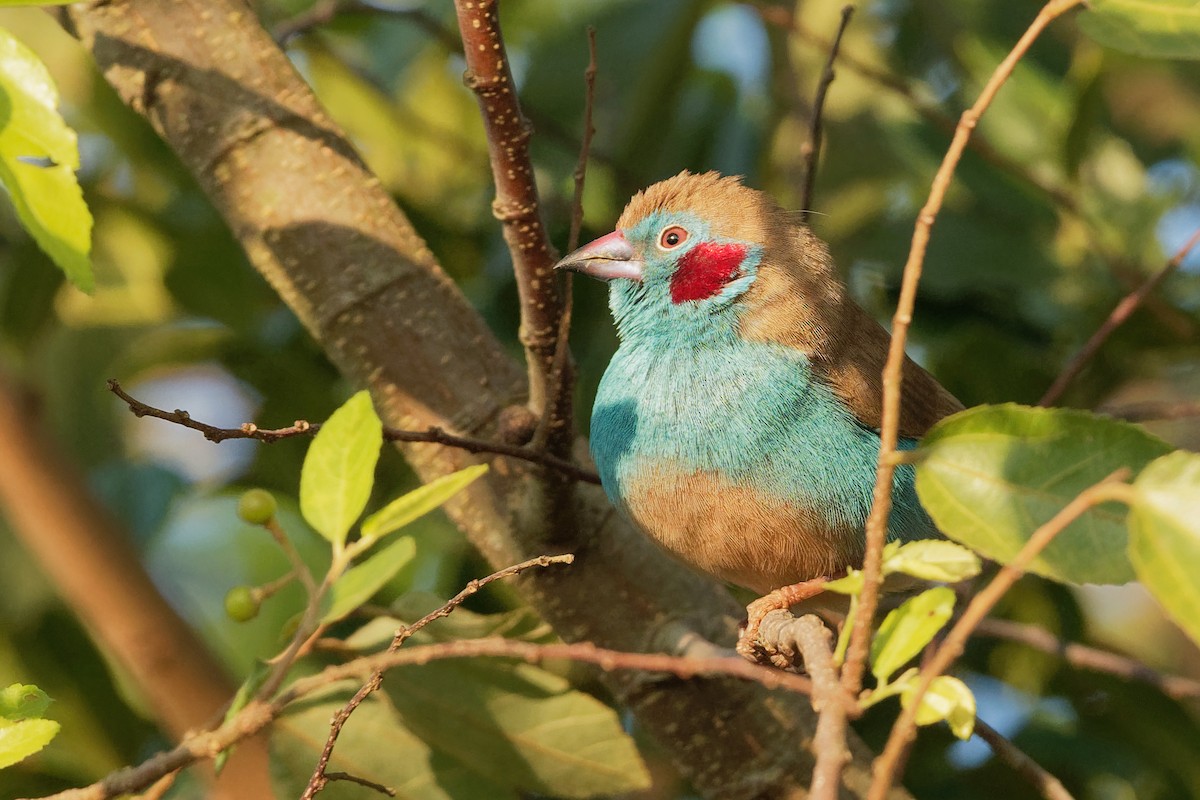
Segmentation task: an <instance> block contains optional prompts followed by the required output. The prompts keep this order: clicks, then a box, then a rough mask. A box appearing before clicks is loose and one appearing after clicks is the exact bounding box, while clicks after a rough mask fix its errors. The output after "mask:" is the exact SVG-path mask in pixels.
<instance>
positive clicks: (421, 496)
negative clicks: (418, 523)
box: [362, 464, 488, 541]
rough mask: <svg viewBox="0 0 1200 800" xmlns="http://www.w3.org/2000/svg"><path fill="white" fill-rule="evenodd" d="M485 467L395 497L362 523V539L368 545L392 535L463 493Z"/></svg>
mask: <svg viewBox="0 0 1200 800" xmlns="http://www.w3.org/2000/svg"><path fill="white" fill-rule="evenodd" d="M487 470H488V467H487V464H476V465H475V466H472V467H467V468H466V469H460V470H459V471H458V472H452V473H450V474H449V475H443V476H442V477H440V478H437V479H436V480H432V481H430V482H429V483H427V484H425V485H424V486H421V487H419V488H417V489H413V490H412V491H411V492H409V493H408V494H406V495H404V496H403V497H398V498H396V499H395V500H393V501H392V502H390V503H388V504H387V505H386V506H384V507H383V508H381V509H379V510H378V511H376V512H375V513H374V514H372V515H371V516H369V517H367V518H366V519H365V520H363V524H362V538H363V539H365V540H368V541H371V540H375V539H380V538H382V537H384V536H387V535H388V534H389V533H391V532H392V531H397V530H400V529H401V528H403V527H404V526H405V525H407V524H408V523H410V522H412V521H413V520H415V519H417V518H418V517H422V516H424V515H426V514H428V513H429V512H430V511H433V510H434V509H435V508H437V507H438V506H440V505H441V504H442V503H444V502H446V501H447V500H449V499H450V498H451V497H453V496H454V495H456V494H458V493H459V492H461V491H462V490H463V489H465V488H466V487H467V486H468V485H469V484H470V483H472V482H473V481H474V480H475V479H477V478H478V477H479V476H480V475H482V474H483V473H485V472H487Z"/></svg>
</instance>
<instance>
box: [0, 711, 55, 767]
mask: <svg viewBox="0 0 1200 800" xmlns="http://www.w3.org/2000/svg"><path fill="white" fill-rule="evenodd" d="M59 727H60V726H59V724H58V723H57V722H55V721H54V720H52V719H23V720H21V721H20V722H14V723H12V724H11V725H6V726H4V727H0V769H4V768H5V767H10V766H12V765H13V764H16V763H17V762H18V761H22V760H24V759H26V758H28V757H29V756H31V755H33V754H34V753H36V752H37V751H39V750H41V749H42V748H43V747H45V746H46V745H48V744H50V740H51V739H53V738H54V737H55V735H56V734H57V733H58V731H59Z"/></svg>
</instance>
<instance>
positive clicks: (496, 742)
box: [384, 660, 650, 797]
mask: <svg viewBox="0 0 1200 800" xmlns="http://www.w3.org/2000/svg"><path fill="white" fill-rule="evenodd" d="M384 686H385V689H386V691H387V692H388V694H389V696H390V697H391V698H392V702H393V703H394V704H395V707H396V709H397V711H399V713H400V715H401V716H402V717H403V719H404V721H405V723H406V724H407V725H408V727H409V728H411V729H412V730H413V731H414V732H416V733H417V734H418V735H419V736H420V737H421V738H422V739H424V740H425V741H426V742H428V743H429V744H431V745H432V746H433V747H435V748H436V749H438V750H441V751H443V752H446V753H448V754H450V755H451V756H453V757H454V758H456V759H457V760H458V761H459V762H461V763H462V764H464V765H467V766H469V767H470V768H471V769H473V770H475V771H477V772H478V773H480V774H481V775H483V776H484V777H486V778H488V779H489V780H492V781H495V782H497V783H501V784H503V785H510V786H515V787H517V788H519V789H522V790H524V791H527V792H533V793H536V794H542V795H550V796H555V797H591V796H594V795H598V794H620V793H623V792H631V791H637V790H639V789H644V788H646V787H647V786H649V784H650V777H649V774H648V773H647V771H646V766H645V764H643V763H642V759H641V756H640V755H639V754H638V751H637V748H636V747H635V745H634V743H633V740H632V739H631V738H630V737H629V735H628V734H627V733H625V731H624V729H623V728H622V726H621V721H620V718H619V717H618V716H617V713H616V712H615V711H614V710H613V709H611V708H609V707H608V706H606V705H604V704H603V703H601V702H600V701H599V700H596V699H595V698H594V697H592V696H591V695H588V694H585V693H583V692H580V691H576V690H572V689H569V688H568V686H567V685H566V684H565V682H564V681H563V680H562V678H559V677H557V676H555V675H553V674H552V673H549V672H547V671H546V670H543V669H541V668H540V667H535V666H533V665H530V664H512V663H503V662H496V661H485V660H477V661H453V662H448V661H443V662H440V663H437V664H429V665H425V666H411V667H409V666H406V667H400V668H397V669H393V670H392V671H390V672H389V673H388V679H387V681H386V683H385V684H384Z"/></svg>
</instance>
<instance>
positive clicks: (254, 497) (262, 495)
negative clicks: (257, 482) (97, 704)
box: [238, 489, 275, 525]
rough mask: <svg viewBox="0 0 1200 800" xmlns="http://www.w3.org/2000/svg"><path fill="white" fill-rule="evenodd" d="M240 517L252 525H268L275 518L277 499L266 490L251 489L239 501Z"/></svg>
mask: <svg viewBox="0 0 1200 800" xmlns="http://www.w3.org/2000/svg"><path fill="white" fill-rule="evenodd" d="M238 516H239V517H241V518H242V519H244V520H245V521H246V522H249V523H250V524H251V525H266V524H267V523H268V522H270V521H271V520H272V519H274V517H275V497H274V496H273V495H272V494H271V493H270V492H268V491H266V490H265V489H250V490H249V491H247V492H245V493H244V494H243V495H242V499H241V500H238Z"/></svg>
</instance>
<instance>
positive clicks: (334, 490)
mask: <svg viewBox="0 0 1200 800" xmlns="http://www.w3.org/2000/svg"><path fill="white" fill-rule="evenodd" d="M382 445H383V424H382V423H381V422H380V421H379V417H377V416H376V415H375V409H374V407H372V405H371V397H370V395H368V394H367V393H366V392H365V391H364V392H359V393H358V394H356V395H354V396H353V397H351V398H350V399H349V400H347V401H346V403H345V405H343V406H342V407H341V408H339V409H338V410H337V411H335V412H333V415H332V416H330V417H329V419H328V420H327V421H326V422H325V424H323V425H322V426H321V430H320V431H318V432H317V435H316V437H315V438H314V439H313V442H312V444H311V445H309V448H308V454H307V455H306V456H305V457H304V467H303V469H301V471H300V512H301V513H302V514H304V519H305V520H307V521H308V524H309V525H311V526H312V527H313V529H314V530H316V531H317V532H318V533H320V534H321V535H322V536H324V537H325V538H326V539H328V540H329V541H331V542H333V543H334V544H335V545H341V544H342V543H343V542H345V541H346V534H347V533H349V531H350V526H351V525H353V524H354V522H355V521H356V520H357V519H358V517H359V515H361V514H362V512H363V508H364V507H366V505H367V499H368V498H369V497H370V496H371V487H372V485H374V482H375V463H376V462H377V461H378V460H379V449H380V447H382Z"/></svg>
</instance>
